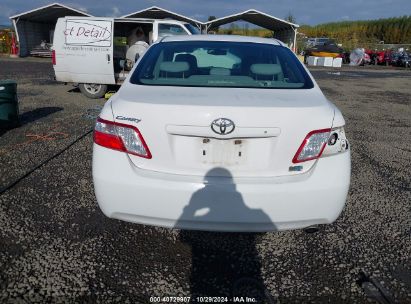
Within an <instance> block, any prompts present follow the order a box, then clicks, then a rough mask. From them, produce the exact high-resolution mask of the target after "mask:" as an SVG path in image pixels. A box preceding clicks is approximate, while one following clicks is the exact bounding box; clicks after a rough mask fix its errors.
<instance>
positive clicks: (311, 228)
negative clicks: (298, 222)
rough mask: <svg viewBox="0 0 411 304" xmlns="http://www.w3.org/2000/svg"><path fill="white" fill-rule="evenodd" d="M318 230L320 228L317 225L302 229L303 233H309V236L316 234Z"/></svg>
mask: <svg viewBox="0 0 411 304" xmlns="http://www.w3.org/2000/svg"><path fill="white" fill-rule="evenodd" d="M319 230H320V228H319V227H318V226H317V225H312V226H309V227H307V228H304V232H305V233H309V234H312V233H316V232H318V231H319Z"/></svg>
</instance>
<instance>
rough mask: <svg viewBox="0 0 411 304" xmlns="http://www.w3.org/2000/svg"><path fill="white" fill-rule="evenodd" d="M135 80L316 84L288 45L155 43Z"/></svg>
mask: <svg viewBox="0 0 411 304" xmlns="http://www.w3.org/2000/svg"><path fill="white" fill-rule="evenodd" d="M130 82H131V83H133V84H140V85H154V86H193V87H231V88H264V89H310V88H312V87H313V83H312V81H311V79H310V77H309V76H308V74H307V72H306V71H305V69H304V67H303V66H302V64H301V63H300V62H299V60H298V59H297V58H296V57H295V56H294V54H293V53H292V52H291V51H290V50H289V49H288V48H286V47H283V46H275V45H271V44H261V43H248V42H222V41H176V42H162V43H158V44H155V45H153V46H152V47H151V48H150V49H149V50H148V51H147V53H146V54H145V55H144V56H143V58H142V60H141V62H140V63H139V65H138V66H137V68H136V70H135V71H134V73H133V75H132V76H131V79H130Z"/></svg>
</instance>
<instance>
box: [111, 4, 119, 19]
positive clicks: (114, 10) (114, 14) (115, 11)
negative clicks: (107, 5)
mask: <svg viewBox="0 0 411 304" xmlns="http://www.w3.org/2000/svg"><path fill="white" fill-rule="evenodd" d="M110 16H111V17H119V16H121V12H120V9H119V8H118V7H117V6H113V7H112V8H111V15H110Z"/></svg>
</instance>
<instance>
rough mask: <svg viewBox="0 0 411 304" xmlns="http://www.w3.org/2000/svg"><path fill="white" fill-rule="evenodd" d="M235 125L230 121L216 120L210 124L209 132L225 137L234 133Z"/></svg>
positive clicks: (226, 119) (225, 119)
mask: <svg viewBox="0 0 411 304" xmlns="http://www.w3.org/2000/svg"><path fill="white" fill-rule="evenodd" d="M234 129H235V125H234V122H233V121H232V120H231V119H228V118H218V119H215V120H213V122H212V123H211V130H213V131H214V133H217V134H220V135H227V134H230V133H232V132H233V131H234Z"/></svg>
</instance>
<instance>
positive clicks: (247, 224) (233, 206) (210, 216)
mask: <svg viewBox="0 0 411 304" xmlns="http://www.w3.org/2000/svg"><path fill="white" fill-rule="evenodd" d="M210 222H214V227H213V229H212V230H216V231H218V230H221V229H222V228H223V227H224V228H225V230H227V229H228V230H232V231H238V230H240V231H246V232H242V233H234V232H224V233H223V232H206V231H192V230H187V229H196V230H210V229H209V228H210V227H208V225H209V223H210ZM176 228H180V229H182V230H180V234H179V237H180V240H181V241H182V242H184V243H186V244H188V245H189V246H190V247H191V259H192V260H191V273H190V288H191V296H192V298H194V299H195V300H196V297H217V296H220V297H221V296H223V297H228V299H229V302H231V301H234V297H243V299H244V301H245V299H246V297H248V298H253V299H254V300H255V302H256V303H274V300H273V298H272V297H271V295H270V294H269V292H268V290H267V289H266V288H265V285H264V281H263V279H262V275H261V258H260V256H259V255H258V251H257V248H256V237H258V234H257V233H255V232H251V231H261V230H263V231H274V230H276V229H275V226H274V225H273V223H272V222H271V219H270V218H269V217H268V215H267V214H265V213H264V212H263V211H262V210H260V209H250V208H248V207H247V206H246V204H245V202H244V200H243V197H242V195H241V193H239V192H238V191H237V189H236V185H235V183H234V181H233V178H232V176H231V174H230V172H229V171H228V170H226V169H223V168H214V169H211V170H210V171H209V172H207V174H206V176H205V178H204V188H202V189H200V190H198V191H196V192H195V193H194V194H193V196H192V197H191V199H190V202H189V204H188V205H187V206H186V207H185V208H184V210H183V213H182V215H181V216H180V218H179V220H178V222H177V223H176ZM195 300H194V301H195Z"/></svg>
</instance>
